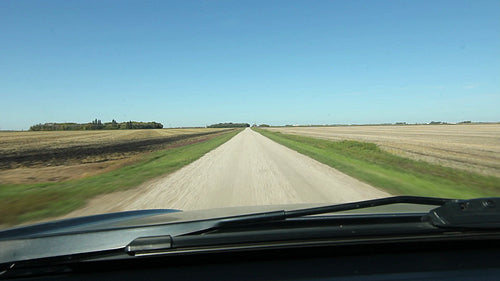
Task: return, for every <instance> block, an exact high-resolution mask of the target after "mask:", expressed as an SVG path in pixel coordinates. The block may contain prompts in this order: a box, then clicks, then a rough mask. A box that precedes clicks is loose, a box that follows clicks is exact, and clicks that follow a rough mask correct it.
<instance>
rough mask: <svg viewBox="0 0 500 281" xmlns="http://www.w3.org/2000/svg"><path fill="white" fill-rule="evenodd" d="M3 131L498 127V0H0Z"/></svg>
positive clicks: (0, 118)
mask: <svg viewBox="0 0 500 281" xmlns="http://www.w3.org/2000/svg"><path fill="white" fill-rule="evenodd" d="M0 97H1V100H0V129H2V130H7V129H28V128H29V126H30V125H33V124H35V123H44V122H89V121H91V120H93V119H95V118H99V119H101V120H103V122H104V121H110V120H111V119H113V118H114V119H116V120H117V121H128V120H136V121H157V122H161V123H163V124H164V125H165V126H166V127H175V126H204V125H207V124H212V123H218V122H248V123H254V122H255V123H258V124H259V123H267V124H272V125H285V124H338V123H347V124H362V123H393V122H399V121H404V122H411V123H413V122H430V121H433V120H434V121H447V122H457V121H462V120H472V121H500V1H497V0H495V1H481V0H479V1H458V0H452V1H434V0H432V1H421V0H418V1H413V0H412V1H392V0H391V1H291V0H284V1H275V0H266V1H255V0H251V1H240V0H238V1H215V0H214V1H181V0H179V1H125V0H119V1H104V0H94V1H67V0H61V1H50V0H44V1H38V0H35V1H24V0H12V1H10V0H2V1H0Z"/></svg>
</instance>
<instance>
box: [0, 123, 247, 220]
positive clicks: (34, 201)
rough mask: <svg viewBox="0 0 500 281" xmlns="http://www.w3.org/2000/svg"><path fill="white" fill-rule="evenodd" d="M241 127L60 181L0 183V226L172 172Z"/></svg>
mask: <svg viewBox="0 0 500 281" xmlns="http://www.w3.org/2000/svg"><path fill="white" fill-rule="evenodd" d="M240 131H241V130H234V131H230V132H227V133H223V134H221V135H217V136H215V137H212V138H210V139H208V140H206V141H203V142H197V143H193V144H188V145H184V146H180V147H174V148H171V149H167V150H161V151H156V152H152V153H148V154H145V155H144V156H142V158H141V159H140V161H138V162H136V163H134V164H132V165H129V166H125V167H122V168H120V169H117V170H114V171H112V172H109V173H105V174H100V175H96V176H92V177H88V178H83V179H79V180H72V181H66V182H60V183H39V184H0V202H1V203H0V225H2V224H4V225H14V224H18V223H22V222H26V221H31V220H37V219H43V218H48V217H55V216H60V215H64V214H67V213H69V212H71V211H73V210H75V209H77V208H79V207H82V206H83V205H84V204H85V201H86V200H88V199H89V198H91V197H94V196H96V195H99V194H103V193H109V192H113V191H118V190H120V191H121V190H126V189H130V188H134V187H137V186H138V185H140V184H141V183H143V182H145V181H147V180H149V179H152V178H154V177H157V176H160V175H164V174H168V173H171V172H174V171H176V170H178V169H180V168H182V167H183V166H185V165H187V164H189V163H191V162H193V161H195V160H197V159H199V158H200V157H201V156H203V155H204V154H206V153H207V152H209V151H210V150H212V149H214V148H216V147H218V146H219V145H221V144H223V143H225V142H226V141H228V140H229V139H231V138H232V137H233V136H235V135H236V134H237V133H239V132H240Z"/></svg>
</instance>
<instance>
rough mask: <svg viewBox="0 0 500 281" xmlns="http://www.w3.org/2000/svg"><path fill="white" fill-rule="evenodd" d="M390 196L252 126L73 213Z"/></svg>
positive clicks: (95, 200) (195, 207)
mask: <svg viewBox="0 0 500 281" xmlns="http://www.w3.org/2000/svg"><path fill="white" fill-rule="evenodd" d="M387 196H390V195H389V194H388V193H386V192H384V191H381V190H379V189H376V188H374V187H372V186H370V185H368V184H366V183H363V182H361V181H359V180H356V179H354V178H352V177H349V176H347V175H345V174H343V173H341V172H339V171H337V170H335V169H333V168H331V167H329V166H327V165H324V164H322V163H319V162H318V161H316V160H313V159H311V158H309V157H307V156H304V155H302V154H300V153H298V152H296V151H294V150H291V149H289V148H287V147H285V146H283V145H280V144H278V143H276V142H274V141H272V140H270V139H268V138H266V137H264V136H262V135H261V134H259V133H257V132H255V131H253V130H251V129H250V128H247V129H245V130H243V131H242V132H241V133H239V134H237V135H236V136H235V137H233V138H232V139H230V140H229V141H227V142H226V143H224V144H222V145H221V146H219V147H218V148H216V149H214V150H212V151H210V152H209V153H207V154H205V155H204V156H203V157H201V158H200V159H198V160H196V161H195V162H193V163H191V164H189V165H187V166H185V167H183V168H182V169H180V170H178V171H176V172H174V173H172V174H169V175H166V176H164V177H160V178H157V179H155V180H153V181H150V182H147V183H145V184H143V185H142V186H140V187H138V188H136V189H133V190H128V191H123V192H116V193H111V194H106V195H102V196H100V197H97V198H95V199H93V200H91V201H90V202H89V204H88V205H87V207H85V208H83V209H81V210H77V211H75V212H73V213H71V214H70V215H68V217H74V216H83V215H90V214H97V213H106V212H117V211H125V210H138V209H181V210H200V209H210V208H220V207H233V206H254V205H274V204H295V203H342V202H349V201H359V200H366V199H372V198H379V197H387Z"/></svg>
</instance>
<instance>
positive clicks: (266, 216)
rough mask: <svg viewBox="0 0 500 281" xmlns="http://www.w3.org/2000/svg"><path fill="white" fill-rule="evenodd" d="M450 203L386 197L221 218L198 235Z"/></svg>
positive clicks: (405, 197)
mask: <svg viewBox="0 0 500 281" xmlns="http://www.w3.org/2000/svg"><path fill="white" fill-rule="evenodd" d="M451 201H453V199H445V198H434V197H420V196H394V197H386V198H380V199H373V200H366V201H360V202H353V203H343V204H335V205H328V206H321V207H314V208H307V209H299V210H291V211H274V212H269V213H258V214H250V215H244V216H238V217H231V218H223V219H221V220H220V221H219V222H218V223H217V224H215V225H214V226H213V227H212V228H210V229H203V230H200V234H201V233H204V232H206V231H210V230H214V229H219V228H224V227H229V226H237V225H246V224H248V223H259V222H271V221H277V220H286V219H289V218H298V217H305V216H312V215H320V214H330V213H336V212H342V211H351V210H359V209H365V208H372V207H378V206H386V205H392V204H417V205H431V206H442V205H444V204H445V203H447V202H451ZM189 234H193V233H189Z"/></svg>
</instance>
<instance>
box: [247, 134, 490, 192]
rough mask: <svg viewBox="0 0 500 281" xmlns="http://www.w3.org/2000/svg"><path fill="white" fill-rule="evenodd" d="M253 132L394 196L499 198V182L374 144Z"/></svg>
mask: <svg viewBox="0 0 500 281" xmlns="http://www.w3.org/2000/svg"><path fill="white" fill-rule="evenodd" d="M255 131H257V132H259V133H260V134H262V135H264V136H266V137H268V138H269V139H271V140H273V141H275V142H277V143H280V144H282V145H284V146H287V147H288V148H291V149H293V150H295V151H297V152H299V153H302V154H305V155H307V156H309V157H311V158H313V159H315V160H317V161H319V162H321V163H323V164H326V165H329V166H331V167H333V168H335V169H337V170H339V171H342V172H343V173H345V174H347V175H349V176H352V177H354V178H357V179H359V180H361V181H363V182H366V183H368V184H370V185H372V186H375V187H378V188H381V189H383V190H385V191H387V192H389V193H391V194H394V195H416V196H435V197H448V198H463V199H466V198H475V197H487V196H500V178H498V177H493V176H484V175H479V174H475V173H472V172H468V171H463V170H458V169H453V168H448V167H443V166H439V165H435V164H430V163H428V162H424V161H416V160H412V159H408V158H404V157H401V156H397V155H394V154H391V153H389V152H386V151H383V150H381V149H380V148H379V147H378V146H377V145H376V144H374V143H366V142H358V141H348V140H345V141H330V140H322V139H315V138H311V137H305V136H299V135H289V134H283V133H279V132H271V131H268V130H263V129H255Z"/></svg>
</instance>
